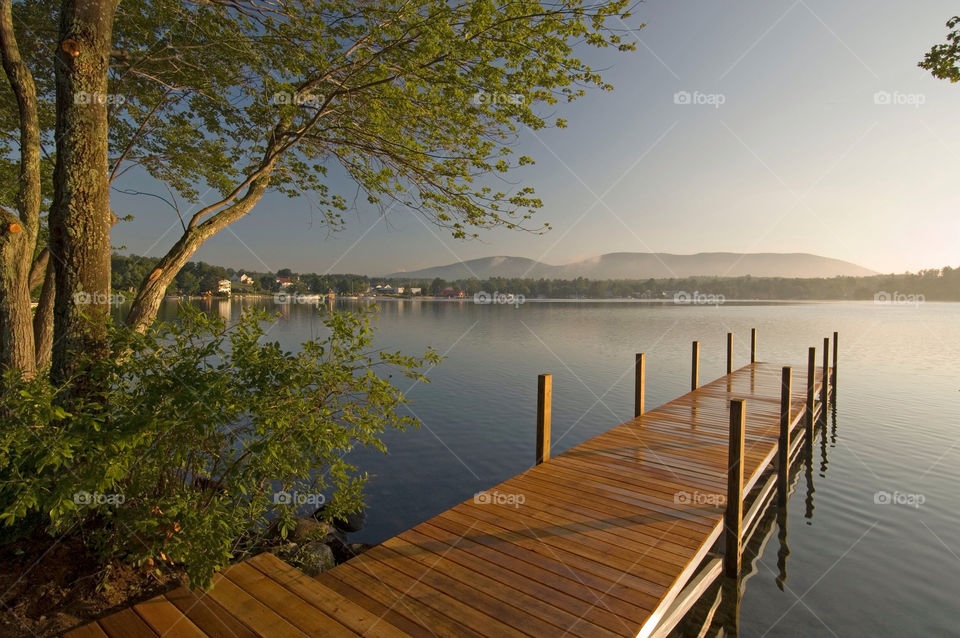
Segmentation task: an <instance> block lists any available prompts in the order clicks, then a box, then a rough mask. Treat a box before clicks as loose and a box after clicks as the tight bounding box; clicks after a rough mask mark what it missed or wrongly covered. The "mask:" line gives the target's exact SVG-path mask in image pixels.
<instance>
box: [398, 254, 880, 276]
mask: <svg viewBox="0 0 960 638" xmlns="http://www.w3.org/2000/svg"><path fill="white" fill-rule="evenodd" d="M874 274H876V273H875V272H873V271H872V270H868V269H867V268H863V267H862V266H858V265H856V264H852V263H850V262H848V261H841V260H839V259H830V258H828V257H820V256H818V255H811V254H809V253H697V254H696V255H673V254H670V253H608V254H606V255H600V256H599V257H594V258H592V259H584V260H582V261H576V262H573V263H570V264H565V265H562V266H551V265H549V264H544V263H540V262H538V261H534V260H533V259H527V258H525V257H484V258H481V259H471V260H469V261H462V262H457V263H454V264H448V265H446V266H434V267H433V268H422V269H420V270H411V271H407V272H395V273H392V274H390V275H387V276H388V277H391V278H402V277H409V278H411V279H433V278H434V277H439V278H441V279H446V280H448V281H452V280H455V279H469V278H471V277H476V278H478V279H488V278H490V277H509V278H515V277H519V278H529V279H540V278H546V279H576V278H577V277H586V278H587V279H650V278H654V279H666V278H670V277H695V276H715V277H741V276H744V275H751V276H753V277H836V276H838V275H846V276H853V277H863V276H868V275H874Z"/></svg>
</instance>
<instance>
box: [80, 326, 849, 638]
mask: <svg viewBox="0 0 960 638" xmlns="http://www.w3.org/2000/svg"><path fill="white" fill-rule="evenodd" d="M728 343H729V342H728ZM753 343H754V344H755V336H754V338H753ZM751 350H752V357H751V358H753V356H755V354H754V353H755V351H756V347H755V345H753V346H752V348H751ZM828 352H829V350H827V351H825V352H824V355H825V356H824V359H823V364H824V365H822V366H817V365H816V360H815V351H814V350H813V349H811V352H810V353H809V357H808V361H807V362H806V365H803V366H796V367H794V368H786V367H783V366H780V365H774V364H770V363H759V362H753V363H750V364H749V365H746V366H744V367H742V368H739V369H736V370H733V368H732V365H731V363H730V362H729V359H730V358H732V349H731V348H730V347H729V346H728V368H727V369H728V370H732V371H731V372H730V373H729V374H727V375H725V376H723V377H721V378H719V379H717V380H715V381H712V382H710V383H708V384H706V385H703V386H699V384H698V371H697V370H696V368H697V367H698V358H699V357H698V355H699V344H695V345H694V358H693V367H694V372H693V374H692V377H691V387H694V388H695V389H693V390H691V391H690V392H689V393H687V394H685V395H683V396H681V397H679V398H677V399H674V400H673V401H670V402H669V403H666V404H664V405H662V406H660V407H659V408H657V409H655V410H652V411H649V412H646V411H644V406H643V395H644V391H643V386H644V375H645V365H644V363H645V361H644V358H643V356H642V355H638V357H637V408H636V413H637V414H638V415H639V416H637V417H636V418H634V419H632V420H630V421H628V422H626V423H624V424H622V425H619V426H617V427H615V428H613V429H612V430H609V431H608V432H605V433H603V434H601V435H599V436H596V437H594V438H592V439H589V440H588V441H586V442H584V443H581V444H580V445H577V446H576V447H574V448H572V449H570V450H568V451H566V452H564V453H562V454H560V455H558V456H556V457H553V458H549V422H550V411H549V405H550V379H549V376H548V375H545V377H544V378H541V384H540V405H539V409H538V413H539V417H538V425H539V431H540V435H539V436H538V447H537V454H536V458H537V460H538V461H539V460H541V459H543V462H541V463H538V464H537V465H535V466H534V467H532V468H531V469H529V470H527V471H525V472H523V473H521V474H518V475H517V476H514V477H513V478H510V479H509V480H507V481H504V482H503V483H501V484H500V485H497V486H495V487H493V488H491V489H489V490H487V491H486V492H482V493H480V494H478V495H476V496H475V497H474V498H472V499H470V500H467V501H465V502H463V503H461V504H459V505H457V506H455V507H453V508H451V509H449V510H447V511H445V512H442V513H440V514H438V515H436V516H434V517H433V518H431V519H429V520H427V521H425V522H423V523H421V524H419V525H417V526H416V527H414V528H412V529H410V530H407V531H405V532H403V533H401V534H399V535H398V536H396V537H394V538H391V539H389V540H387V541H385V542H383V543H382V544H380V545H378V546H376V547H374V548H372V549H370V550H369V551H367V552H366V553H364V554H362V555H360V556H357V557H356V558H354V559H352V560H350V561H348V562H346V563H344V564H342V565H339V566H337V567H335V568H334V569H332V570H330V571H327V572H325V573H323V574H321V575H320V576H318V577H316V578H311V577H308V576H306V575H305V574H303V573H302V572H300V571H298V570H296V569H294V568H293V567H291V566H289V565H287V564H286V563H283V562H282V561H280V560H279V559H277V558H275V557H274V556H272V555H269V554H261V555H259V556H256V557H254V558H251V559H249V560H247V561H245V562H242V563H239V564H236V565H233V566H232V567H230V568H228V569H226V570H224V571H223V572H222V573H221V574H218V575H217V577H216V579H215V586H214V588H213V589H212V590H211V591H210V592H206V593H200V594H197V593H193V592H191V591H188V590H187V589H185V588H180V589H177V590H175V591H172V592H169V593H167V594H165V595H163V596H158V597H157V598H155V599H152V600H150V601H147V602H144V603H141V604H139V605H135V606H133V607H131V608H129V609H126V610H124V611H121V612H119V613H116V614H113V615H111V616H108V617H105V618H102V619H100V620H99V621H97V622H94V623H90V624H88V625H85V626H82V627H80V628H77V629H74V630H72V631H70V632H68V633H67V634H66V635H67V636H69V637H70V638H81V637H88V636H96V637H103V636H110V637H121V636H122V637H124V638H138V637H140V636H170V637H175V636H189V637H203V636H231V637H237V638H239V637H254V636H264V637H272V636H297V637H303V636H358V635H359V636H383V637H395V636H423V637H428V636H434V637H449V638H461V637H464V636H466V637H477V638H478V637H498V638H499V637H502V636H516V637H520V636H549V637H554V636H567V635H569V636H585V637H604V636H610V637H613V636H644V637H646V636H662V635H666V634H667V633H669V631H670V630H671V629H672V628H673V627H674V626H675V625H676V623H677V622H679V621H680V620H681V618H682V617H683V615H684V613H685V612H686V611H687V610H688V609H689V608H690V606H692V605H693V603H694V602H696V600H697V598H698V597H699V596H700V595H701V594H702V593H703V592H704V591H705V590H706V588H707V587H708V586H710V585H711V584H712V583H713V582H714V581H715V580H716V579H717V578H720V577H722V573H723V572H724V571H726V572H727V574H728V575H733V576H734V577H735V576H736V575H737V573H738V571H739V563H740V547H741V543H742V542H743V541H744V539H745V538H746V537H748V536H749V534H750V533H751V532H752V529H753V526H755V525H756V524H757V522H758V520H759V518H760V516H759V515H760V513H761V512H762V510H763V509H764V508H765V507H766V504H767V503H768V501H770V500H773V499H775V498H782V499H785V498H786V475H787V471H788V468H789V464H790V460H791V459H792V457H793V456H795V455H796V454H797V453H798V450H799V449H800V447H801V444H802V443H803V441H804V440H806V441H807V442H808V443H810V442H812V436H811V435H812V433H813V431H814V430H813V428H814V426H815V424H816V419H817V416H818V415H819V414H820V413H821V412H822V411H823V407H824V404H825V402H829V401H830V400H831V397H832V394H833V392H832V388H833V387H834V386H835V380H836V373H835V371H836V368H835V367H833V368H831V367H830V366H829V362H828V359H827V354H828ZM835 357H836V333H834V358H835ZM825 372H826V374H825ZM831 372H832V373H833V374H832V375H831V374H830V373H831ZM793 388H796V390H793ZM784 443H786V445H784ZM741 450H742V452H741ZM781 452H782V453H781ZM738 455H739V459H738ZM731 461H732V462H731ZM738 471H739V476H738ZM778 488H782V489H783V490H784V491H783V493H782V495H780V496H778V492H779V490H778ZM728 494H730V495H736V497H735V499H730V498H729V497H728ZM727 502H730V503H731V505H730V507H727V505H726V503H727ZM725 520H726V523H727V524H726V527H725V524H724V521H725ZM725 529H726V530H727V531H726V533H725Z"/></svg>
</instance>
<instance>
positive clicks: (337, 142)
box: [0, 0, 633, 237]
mask: <svg viewBox="0 0 960 638" xmlns="http://www.w3.org/2000/svg"><path fill="white" fill-rule="evenodd" d="M52 7H53V5H50V3H47V2H42V1H41V0H24V1H23V2H19V3H17V6H15V7H14V11H15V13H16V16H15V18H16V20H15V22H16V24H17V25H19V26H20V27H21V32H20V33H19V34H18V35H19V40H20V44H21V47H22V48H23V49H24V57H25V58H26V60H27V62H28V64H29V66H30V68H31V70H32V71H33V74H34V76H35V78H36V80H37V86H38V92H39V99H40V103H41V107H42V108H41V114H42V118H41V119H42V122H41V127H42V128H43V129H44V139H45V140H46V141H47V143H48V145H49V142H50V140H51V137H50V135H51V132H52V126H53V117H52V115H53V111H54V109H53V106H54V103H55V87H54V82H53V67H52V56H50V55H49V52H50V51H52V50H54V49H55V47H56V45H57V42H56V41H55V40H56V30H55V29H52V28H50V25H51V24H56V23H57V20H58V18H57V15H56V9H55V8H52ZM627 8H628V2H627V0H613V1H607V2H599V3H586V4H585V3H583V2H582V1H581V0H561V1H560V2H549V3H541V2H530V1H527V0H522V1H517V0H510V1H506V0H503V1H495V0H483V1H476V0H470V1H462V2H448V1H447V0H417V1H416V2H410V1H409V0H379V1H378V2H362V3H357V2H355V1H354V0H327V1H321V2H289V3H284V4H282V5H281V4H263V3H260V4H257V3H246V2H236V3H221V2H182V1H181V0H130V1H129V2H128V1H127V0H125V1H124V2H122V3H120V4H119V5H118V9H117V13H116V19H115V24H114V25H113V33H114V43H113V52H112V54H111V67H110V69H111V70H110V81H109V92H110V95H111V96H113V97H114V98H115V99H114V100H112V101H111V105H112V106H111V112H110V130H109V142H110V156H111V158H112V159H111V162H112V164H113V166H112V169H113V174H114V175H116V176H122V175H123V172H124V171H125V170H127V169H129V168H132V167H135V166H139V167H141V168H143V169H145V170H146V171H147V172H148V173H149V174H150V175H151V176H153V177H154V178H156V179H157V180H160V181H162V182H164V183H165V184H166V185H168V186H169V187H170V188H171V189H172V190H173V191H175V192H176V194H177V195H178V198H179V199H181V200H186V201H187V202H189V203H191V204H197V203H199V202H200V200H201V197H200V195H201V193H204V192H206V191H207V189H213V190H214V191H215V192H217V193H219V194H220V195H221V196H222V197H224V198H225V200H224V201H225V202H227V201H229V199H230V198H231V197H232V196H233V193H234V190H235V189H236V188H237V187H238V186H239V185H240V184H242V183H244V180H245V179H246V178H247V177H249V176H250V175H252V174H254V173H255V172H257V171H258V170H260V169H261V168H262V167H263V166H265V165H266V163H268V160H270V159H271V157H269V156H268V155H266V153H267V152H268V151H267V149H268V148H271V141H277V142H279V143H280V145H279V147H278V152H279V153H280V155H281V156H280V157H279V159H278V162H277V164H276V166H275V167H274V168H273V169H272V170H270V172H269V179H270V188H271V189H273V190H275V191H277V192H280V193H283V194H286V195H288V196H299V195H303V194H306V195H308V196H309V197H310V198H311V200H312V202H313V204H314V205H315V206H316V208H317V209H318V210H319V211H321V214H322V215H323V216H324V219H325V221H327V223H329V224H330V225H331V226H332V227H334V228H338V227H339V226H340V225H341V224H342V219H341V218H340V213H341V211H343V210H345V209H346V207H347V206H348V202H349V201H352V198H353V197H354V195H355V191H356V188H355V187H354V186H353V185H349V186H343V189H344V192H337V189H334V188H331V182H330V181H329V180H328V179H327V178H326V172H327V171H328V169H331V168H333V169H334V170H335V171H336V173H338V174H340V175H346V176H348V177H349V178H351V179H352V180H353V181H355V182H356V183H357V185H358V186H359V187H360V188H361V189H362V190H363V191H365V194H366V198H367V201H370V202H378V203H380V204H381V205H382V206H383V207H384V209H386V207H387V206H389V205H390V204H391V203H398V204H401V205H404V206H409V207H411V208H414V209H416V210H419V211H421V212H422V213H425V214H426V215H428V216H429V217H430V218H431V219H436V220H437V221H438V223H439V224H440V225H441V226H443V227H446V228H448V229H449V230H450V231H451V232H452V233H453V234H454V235H455V236H458V237H464V236H467V230H466V229H467V228H468V227H483V228H489V227H492V226H497V225H501V224H510V223H515V222H521V223H522V222H524V220H526V219H528V215H530V214H531V213H532V212H533V211H534V210H535V209H536V208H538V207H539V205H540V202H539V201H538V200H536V199H534V198H510V199H508V201H509V202H510V204H511V205H510V206H509V207H503V206H501V207H496V208H495V207H492V206H490V203H491V200H490V198H489V195H488V194H487V193H485V192H484V191H483V190H482V189H481V188H480V186H482V185H483V184H485V183H486V184H491V185H498V184H499V181H498V180H496V176H495V174H496V173H498V172H503V171H505V170H507V169H513V168H516V167H517V166H518V165H519V163H509V162H507V159H506V158H507V156H509V154H510V150H511V149H510V144H511V143H512V142H513V141H515V139H516V136H517V132H518V131H519V130H521V129H522V128H523V127H529V128H532V129H539V128H542V127H544V126H547V125H548V123H547V122H546V121H545V120H544V119H543V117H542V115H541V110H542V108H543V107H549V106H551V105H553V104H555V103H556V102H558V101H569V100H573V99H576V98H577V97H579V96H581V95H583V94H584V89H585V88H588V87H590V86H594V87H600V88H609V87H608V85H606V84H605V83H604V82H603V81H602V78H601V77H600V75H599V74H598V73H596V72H595V71H593V70H592V69H591V68H590V67H589V66H588V65H586V64H585V63H584V62H583V61H581V60H580V59H579V58H578V57H577V56H576V55H574V50H575V49H576V48H577V47H578V46H581V45H586V46H592V47H597V48H606V47H616V48H617V49H619V50H623V51H627V50H631V49H633V44H632V42H625V41H624V40H623V39H622V34H623V33H626V32H628V27H627V25H626V24H624V23H623V22H622V18H623V17H626V16H627V15H628V13H627ZM9 97H10V96H2V95H0V98H2V99H0V126H3V127H5V130H6V131H7V132H8V133H9V134H15V132H16V131H17V127H18V122H17V118H16V117H15V111H14V103H13V101H12V100H11V99H9ZM121 98H122V99H121ZM556 125H557V126H562V124H561V123H560V121H559V120H558V121H557V124H556ZM48 150H49V149H48ZM2 168H4V165H3V164H2V163H0V169H2ZM8 181H9V180H8ZM121 183H122V181H121V182H118V184H121ZM162 190H163V189H161V192H162ZM241 190H242V189H241ZM499 194H500V195H501V196H503V197H506V196H507V194H506V193H499ZM4 198H8V197H7V196H5V195H4V193H3V192H2V189H0V199H4ZM210 214H211V215H213V214H215V211H211V212H210Z"/></svg>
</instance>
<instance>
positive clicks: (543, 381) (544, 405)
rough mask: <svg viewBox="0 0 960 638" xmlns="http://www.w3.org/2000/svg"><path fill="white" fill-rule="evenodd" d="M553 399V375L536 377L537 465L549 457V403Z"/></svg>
mask: <svg viewBox="0 0 960 638" xmlns="http://www.w3.org/2000/svg"><path fill="white" fill-rule="evenodd" d="M552 399H553V375H549V374H541V375H539V376H538V377H537V465H540V464H541V463H543V462H544V461H547V460H549V459H550V404H551V402H552Z"/></svg>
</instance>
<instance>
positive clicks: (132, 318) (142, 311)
mask: <svg viewBox="0 0 960 638" xmlns="http://www.w3.org/2000/svg"><path fill="white" fill-rule="evenodd" d="M271 149H272V146H271ZM267 157H268V158H269V159H268V160H266V161H265V163H264V164H263V166H262V168H264V169H265V170H264V173H263V174H262V175H261V176H260V177H258V178H257V179H255V180H254V181H253V182H252V183H251V184H250V186H249V187H248V188H247V191H246V193H244V195H243V197H241V198H240V199H239V200H237V202H236V203H234V204H232V205H231V206H228V207H227V208H225V209H223V210H222V211H220V212H219V213H217V214H216V215H214V216H213V217H211V218H210V219H208V220H207V221H205V222H203V223H202V224H199V225H198V226H189V227H187V230H186V231H184V233H183V235H181V236H180V239H179V240H178V241H177V243H176V244H174V245H173V247H172V248H170V250H169V251H167V254H166V255H164V256H163V258H162V259H161V260H160V261H159V263H157V265H156V267H155V268H154V269H153V270H152V271H151V272H150V273H149V274H148V275H147V276H146V277H145V278H144V280H143V283H142V284H140V288H139V290H138V291H137V296H136V297H135V298H134V300H133V304H132V305H131V306H130V312H129V313H128V314H127V325H128V326H131V327H133V328H135V329H136V330H138V331H139V332H144V331H145V330H146V329H147V328H148V327H149V326H150V324H151V323H153V320H154V319H155V318H156V316H157V310H159V308H160V302H161V301H163V295H164V294H165V293H166V291H167V288H168V287H169V286H170V284H171V283H173V279H174V277H176V276H177V273H178V272H180V269H181V268H183V266H184V264H186V263H187V262H188V261H189V260H190V257H192V256H193V254H194V253H195V252H197V249H198V248H200V246H201V245H203V242H205V241H206V240H207V239H209V238H210V237H212V236H213V235H215V234H216V233H217V232H219V231H220V230H222V229H224V228H226V227H227V226H228V225H230V224H232V223H233V222H235V221H237V220H238V219H240V218H241V217H243V216H244V215H246V214H247V213H249V212H250V210H251V209H252V208H253V207H254V206H255V205H256V204H257V202H259V201H260V198H261V197H263V194H264V193H265V192H266V190H267V186H269V184H270V175H271V171H272V170H273V166H274V164H275V163H276V160H277V158H276V157H275V156H273V155H271V154H270V153H269V152H268V154H267Z"/></svg>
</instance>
